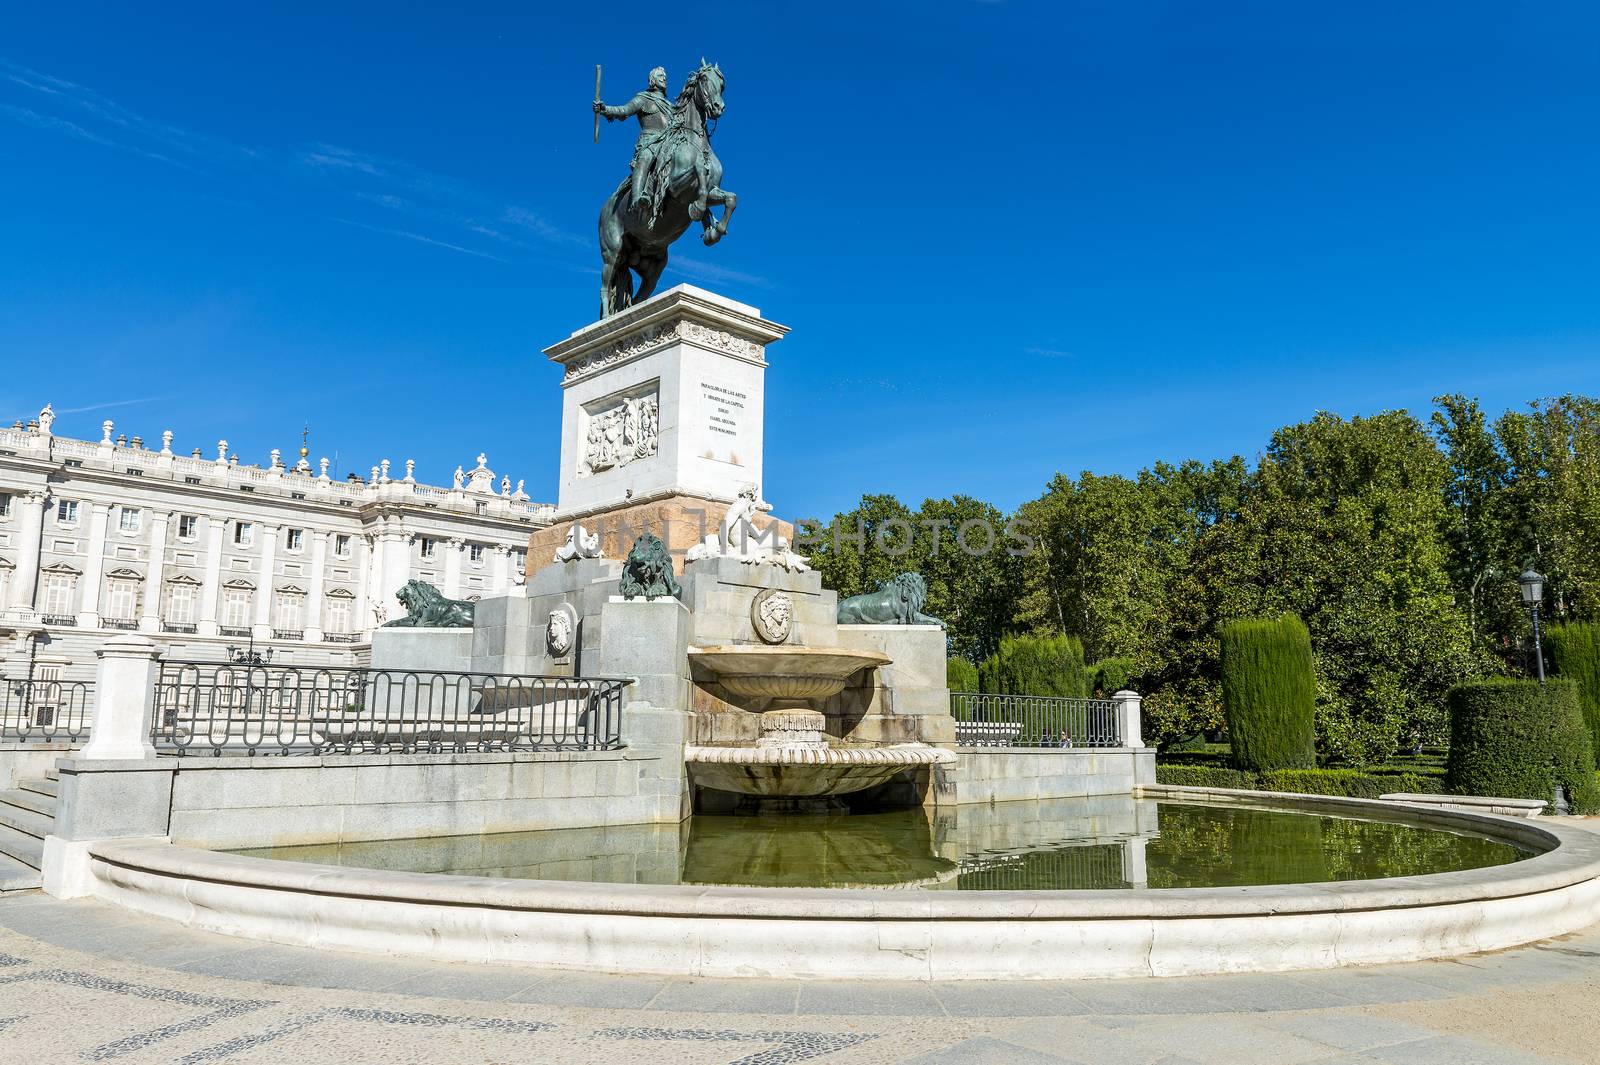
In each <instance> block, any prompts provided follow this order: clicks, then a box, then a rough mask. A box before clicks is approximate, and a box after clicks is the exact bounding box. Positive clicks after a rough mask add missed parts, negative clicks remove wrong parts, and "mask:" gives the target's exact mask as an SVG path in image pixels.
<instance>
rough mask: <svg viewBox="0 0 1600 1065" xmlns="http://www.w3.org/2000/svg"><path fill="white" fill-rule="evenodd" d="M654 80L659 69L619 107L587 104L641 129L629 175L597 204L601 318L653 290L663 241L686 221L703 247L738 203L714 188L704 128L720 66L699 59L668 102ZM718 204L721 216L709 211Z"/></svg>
mask: <svg viewBox="0 0 1600 1065" xmlns="http://www.w3.org/2000/svg"><path fill="white" fill-rule="evenodd" d="M658 74H659V75H660V77H659V78H658V77H657V75H658ZM658 83H659V86H660V87H664V86H665V84H666V72H665V71H663V70H662V69H661V68H660V67H657V68H656V69H655V70H653V71H651V72H650V85H649V87H648V88H646V89H645V90H644V91H643V92H641V93H639V94H638V95H636V96H634V97H633V99H631V100H629V101H628V102H627V103H626V104H623V105H622V106H621V107H608V106H606V105H605V104H604V103H602V102H601V101H599V100H596V101H595V103H594V107H595V113H596V114H598V115H604V116H605V117H606V118H607V119H610V120H612V121H618V120H621V119H625V118H631V117H636V118H638V119H639V126H640V132H639V140H638V142H637V143H636V144H635V145H634V150H633V164H632V166H631V167H630V169H629V174H628V176H627V177H626V178H625V179H623V181H622V183H621V184H620V185H618V186H617V189H616V191H615V192H613V193H612V194H611V196H610V198H609V199H607V200H606V202H605V206H604V207H602V208H601V209H600V258H601V270H600V317H602V318H606V317H609V316H610V315H613V314H616V313H617V312H618V311H620V310H622V309H623V308H624V307H628V306H631V305H632V304H634V303H637V302H638V301H640V300H643V299H645V298H646V297H648V296H649V295H650V294H651V293H652V292H654V291H655V289H656V282H657V281H658V280H660V278H661V272H662V271H663V270H665V269H666V267H667V248H668V246H669V245H671V244H672V242H673V241H675V240H677V239H678V238H679V237H681V236H682V235H683V234H684V231H685V230H687V229H688V228H689V225H690V224H691V223H693V222H699V223H700V224H701V226H702V228H703V232H702V234H701V239H702V240H703V241H704V242H705V243H706V244H708V245H710V244H715V243H716V242H717V241H719V240H721V239H722V236H723V234H724V233H726V232H727V231H728V220H729V219H730V218H732V217H733V209H734V206H735V205H736V204H737V202H738V197H736V196H734V194H733V193H731V192H728V191H727V190H726V189H723V188H720V187H719V186H720V184H721V182H722V162H721V161H720V160H719V159H718V158H717V155H716V153H715V152H713V151H712V150H711V129H712V127H713V125H714V124H715V122H716V120H717V118H718V117H719V116H721V114H722V106H723V105H722V90H723V87H724V84H725V82H724V80H723V77H722V70H721V69H720V68H719V67H717V66H716V65H715V64H711V63H707V62H706V61H705V60H703V59H702V60H701V61H700V67H699V69H698V70H696V71H695V72H694V73H693V74H691V75H689V79H688V80H687V81H686V82H684V85H683V91H682V92H680V93H679V94H678V99H677V102H676V103H674V104H672V105H670V107H669V105H668V104H667V102H666V96H665V95H664V94H663V93H662V92H661V91H660V88H659V87H658ZM717 206H720V207H722V217H721V218H717V217H716V216H714V215H713V214H712V211H711V209H712V208H713V207H717ZM634 274H637V275H638V276H639V284H638V287H637V288H635V287H634V283H633V275H634Z"/></svg>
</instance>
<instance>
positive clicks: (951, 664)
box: [944, 655, 978, 692]
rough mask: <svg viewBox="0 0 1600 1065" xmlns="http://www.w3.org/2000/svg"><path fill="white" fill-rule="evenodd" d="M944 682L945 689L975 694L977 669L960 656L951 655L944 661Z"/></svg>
mask: <svg viewBox="0 0 1600 1065" xmlns="http://www.w3.org/2000/svg"><path fill="white" fill-rule="evenodd" d="M944 680H945V687H947V688H949V689H950V690H951V691H953V692H975V691H977V690H978V667H977V666H975V665H973V664H972V663H971V662H969V661H967V660H966V659H965V658H962V657H961V656H960V655H951V656H950V657H949V658H947V659H945V663H944Z"/></svg>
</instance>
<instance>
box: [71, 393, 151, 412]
mask: <svg viewBox="0 0 1600 1065" xmlns="http://www.w3.org/2000/svg"><path fill="white" fill-rule="evenodd" d="M171 398H173V397H171V396H144V397H143V398H141V399H115V400H112V401H110V402H109V403H91V404H90V405H89V406H87V407H67V408H66V409H64V410H58V411H56V413H57V414H87V413H89V412H90V411H92V410H110V409H111V408H112V407H131V406H134V405H135V404H137V403H158V402H160V401H162V400H167V399H171Z"/></svg>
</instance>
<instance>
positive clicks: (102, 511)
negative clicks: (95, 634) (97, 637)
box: [78, 503, 111, 629]
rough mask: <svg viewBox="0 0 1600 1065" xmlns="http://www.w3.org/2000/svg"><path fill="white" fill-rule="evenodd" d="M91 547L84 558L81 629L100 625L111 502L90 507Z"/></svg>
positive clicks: (95, 627)
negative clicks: (101, 583) (102, 583)
mask: <svg viewBox="0 0 1600 1065" xmlns="http://www.w3.org/2000/svg"><path fill="white" fill-rule="evenodd" d="M90 511H91V513H90V517H89V549H88V555H87V556H86V557H85V558H84V560H83V597H82V598H81V600H80V603H81V604H82V605H81V606H80V607H79V610H78V627H79V628H80V629H97V628H99V627H100V576H101V574H102V573H103V572H105V564H106V525H107V524H108V523H109V522H110V521H111V504H110V503H95V504H93V505H92V506H91V507H90Z"/></svg>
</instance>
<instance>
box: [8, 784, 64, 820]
mask: <svg viewBox="0 0 1600 1065" xmlns="http://www.w3.org/2000/svg"><path fill="white" fill-rule="evenodd" d="M0 805H5V806H20V807H22V808H23V809H24V810H32V811H33V812H34V813H36V814H43V815H44V816H46V817H48V818H51V819H52V820H53V819H54V818H55V816H56V797H55V796H54V795H41V794H39V793H38V792H36V791H24V790H22V789H21V788H17V789H15V790H13V791H0Z"/></svg>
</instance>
